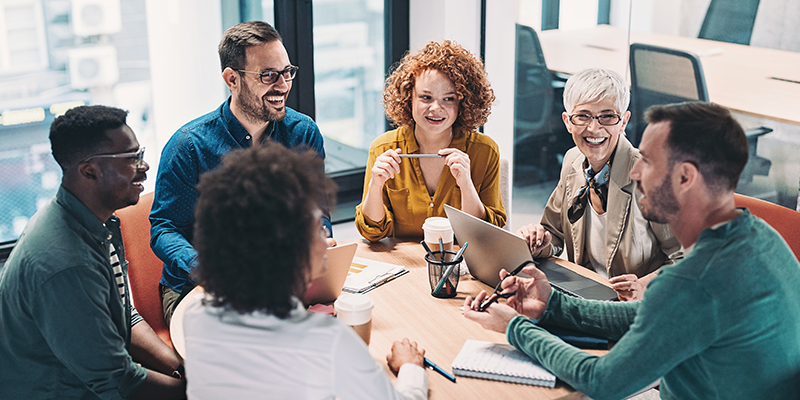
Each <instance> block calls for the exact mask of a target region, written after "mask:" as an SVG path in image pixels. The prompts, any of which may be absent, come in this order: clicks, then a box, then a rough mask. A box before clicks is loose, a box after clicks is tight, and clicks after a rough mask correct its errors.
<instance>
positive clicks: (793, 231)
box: [733, 193, 800, 260]
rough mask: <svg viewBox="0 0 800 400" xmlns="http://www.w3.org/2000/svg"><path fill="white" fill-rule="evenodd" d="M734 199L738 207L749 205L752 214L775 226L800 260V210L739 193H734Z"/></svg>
mask: <svg viewBox="0 0 800 400" xmlns="http://www.w3.org/2000/svg"><path fill="white" fill-rule="evenodd" d="M733 200H734V202H735V204H736V207H747V209H749V210H750V213H751V214H753V215H755V216H756V217H759V218H761V219H763V220H764V221H766V222H767V223H768V224H769V225H770V226H771V227H773V228H775V230H776V231H778V233H780V234H781V236H782V237H783V240H785V241H786V243H787V244H789V247H790V248H791V249H792V252H794V256H795V257H797V258H798V259H799V260H800V230H798V229H797V227H798V226H800V212H797V211H794V210H792V209H791V208H786V207H784V206H779V205H777V204H774V203H770V202H768V201H764V200H761V199H757V198H755V197H750V196H746V195H743V194H739V193H734V194H733Z"/></svg>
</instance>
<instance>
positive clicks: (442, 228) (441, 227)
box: [422, 217, 453, 251]
mask: <svg viewBox="0 0 800 400" xmlns="http://www.w3.org/2000/svg"><path fill="white" fill-rule="evenodd" d="M422 231H423V233H424V235H425V243H427V244H428V247H430V248H431V250H432V251H439V236H441V237H442V242H443V243H444V248H445V250H452V249H453V228H452V227H451V226H450V221H449V220H448V219H447V218H443V217H430V218H428V219H426V220H425V223H424V224H422Z"/></svg>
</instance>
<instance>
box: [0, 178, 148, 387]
mask: <svg viewBox="0 0 800 400" xmlns="http://www.w3.org/2000/svg"><path fill="white" fill-rule="evenodd" d="M110 243H113V244H114V247H115V248H116V250H117V253H118V254H119V257H120V260H122V262H121V265H122V267H123V276H125V277H126V279H125V285H126V290H127V263H125V262H124V260H125V253H124V248H123V246H122V240H121V236H120V232H119V220H118V219H117V218H116V217H114V216H112V217H111V218H110V219H109V220H108V221H106V222H105V224H103V223H102V222H100V221H98V220H97V217H96V216H95V215H94V214H92V212H91V211H90V210H89V209H88V208H86V206H85V205H84V204H83V203H81V201H80V200H78V198H76V197H75V196H74V195H73V194H72V193H70V192H69V191H67V190H66V189H64V188H63V187H60V188H59V190H58V192H57V193H56V197H55V199H53V200H52V201H50V202H49V203H48V204H47V205H45V206H44V207H43V208H42V209H41V210H39V211H38V212H37V213H36V215H34V217H33V218H32V219H31V220H30V222H29V223H28V225H27V226H26V228H25V231H24V232H23V233H22V235H21V236H20V239H19V241H18V242H17V245H16V246H15V248H14V251H13V252H12V253H11V256H10V257H9V259H8V262H7V263H6V268H5V273H4V275H3V277H2V278H0V360H2V361H0V393H2V395H0V397H3V398H13V399H17V398H25V399H51V398H55V397H58V398H74V399H80V398H102V399H123V398H128V397H129V396H130V395H131V393H133V392H134V391H135V390H136V389H138V388H139V386H140V385H141V384H142V383H144V381H145V378H146V377H147V371H146V370H145V369H144V368H143V367H141V366H140V365H138V364H137V363H135V362H134V361H133V360H132V359H131V356H130V354H129V352H128V349H129V348H130V341H131V326H132V325H133V323H135V322H138V321H141V317H140V316H139V315H138V313H136V311H135V309H133V308H132V307H130V304H129V303H128V302H127V301H126V302H125V303H128V304H125V303H123V301H122V300H121V299H120V295H119V291H118V289H117V284H116V281H115V278H114V272H113V270H112V267H111V263H110V262H109V244H110Z"/></svg>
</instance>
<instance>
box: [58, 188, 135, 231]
mask: <svg viewBox="0 0 800 400" xmlns="http://www.w3.org/2000/svg"><path fill="white" fill-rule="evenodd" d="M56 202H57V203H58V204H60V205H61V206H62V207H64V209H65V210H67V212H69V214H70V215H72V217H73V218H75V220H76V221H78V223H79V224H80V225H81V226H83V227H84V228H85V229H86V230H87V231H89V233H90V234H91V235H92V236H94V237H96V238H97V239H98V240H99V241H105V240H109V239H111V231H110V230H109V229H108V227H116V226H118V225H119V220H118V219H117V217H116V216H114V215H112V216H111V218H109V219H108V220H107V221H106V222H105V224H103V223H102V222H100V221H99V220H98V219H97V217H95V215H94V214H93V213H92V212H91V211H90V210H89V208H88V207H86V205H84V204H83V203H82V202H81V201H80V200H79V199H78V198H77V197H75V195H74V194H72V193H70V191H69V190H67V189H66V188H65V187H64V186H59V187H58V191H57V192H56Z"/></svg>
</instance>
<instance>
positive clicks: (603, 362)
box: [506, 210, 800, 400]
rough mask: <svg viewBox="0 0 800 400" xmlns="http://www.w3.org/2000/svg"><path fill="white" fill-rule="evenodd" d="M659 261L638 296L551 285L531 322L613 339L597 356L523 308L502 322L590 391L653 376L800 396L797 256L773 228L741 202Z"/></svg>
mask: <svg viewBox="0 0 800 400" xmlns="http://www.w3.org/2000/svg"><path fill="white" fill-rule="evenodd" d="M661 271H662V272H661V273H660V275H659V276H658V277H657V278H656V279H654V280H653V281H651V283H650V285H649V286H648V288H647V292H646V293H645V297H644V300H642V301H641V302H601V301H591V300H583V299H577V298H573V297H568V296H565V295H562V294H561V293H557V292H555V291H553V294H552V295H551V296H550V301H549V303H548V306H547V310H546V311H545V313H544V315H543V316H542V318H541V320H540V321H539V323H541V324H551V325H556V326H562V327H566V328H571V329H578V330H581V331H583V332H587V333H591V334H595V335H600V336H603V337H606V338H609V339H613V340H619V341H618V342H617V343H616V345H615V346H614V347H613V348H612V349H611V350H610V351H609V352H608V354H606V355H604V356H602V357H597V356H593V355H590V354H588V353H586V352H584V351H582V350H580V349H577V348H575V347H572V346H570V345H568V344H566V343H564V342H562V341H561V340H560V339H559V338H557V337H555V336H552V335H550V334H549V333H547V332H546V331H545V330H544V329H542V328H540V327H539V326H537V323H536V321H535V320H529V319H527V318H525V317H522V316H519V317H516V318H514V319H513V320H512V321H511V323H510V324H509V325H508V328H507V330H506V335H507V337H508V341H509V343H511V344H512V345H514V346H515V347H517V348H518V349H520V350H521V351H523V352H525V353H526V354H528V355H529V356H530V357H531V358H533V359H535V360H537V361H539V362H540V363H541V364H542V365H543V366H544V367H545V368H547V369H548V370H550V371H552V372H553V373H554V374H555V375H556V376H557V377H558V378H559V379H561V380H563V381H565V382H566V383H568V384H570V385H572V387H574V388H575V389H576V390H579V391H581V392H582V393H584V394H586V395H588V396H590V397H592V398H593V399H596V400H600V399H621V398H624V397H626V396H628V395H630V394H632V393H634V392H635V391H637V390H639V389H641V388H643V387H645V386H646V385H648V384H650V383H652V382H654V381H656V380H657V379H659V378H661V388H660V394H661V397H662V398H664V399H672V398H675V399H789V398H798V396H800V264H798V261H797V258H795V256H794V254H792V252H791V250H790V249H789V247H788V246H787V245H786V242H784V241H783V239H782V238H781V237H780V235H778V233H777V232H775V230H773V229H772V228H771V227H770V226H768V225H767V224H766V223H765V222H764V221H763V220H761V219H759V218H757V217H754V216H753V215H751V214H750V213H749V211H747V210H744V211H743V212H742V214H741V215H740V216H738V217H737V218H735V219H734V220H732V221H730V222H729V223H727V224H725V225H723V226H720V227H718V228H717V229H706V230H704V231H703V232H702V233H701V234H700V237H699V238H698V239H697V242H696V244H695V248H694V250H693V251H692V252H691V254H689V255H688V256H687V257H686V258H684V259H683V260H682V261H680V262H678V263H677V264H675V265H672V266H667V267H664V268H662V270H661Z"/></svg>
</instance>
